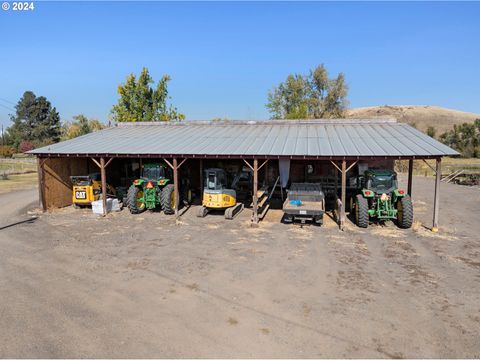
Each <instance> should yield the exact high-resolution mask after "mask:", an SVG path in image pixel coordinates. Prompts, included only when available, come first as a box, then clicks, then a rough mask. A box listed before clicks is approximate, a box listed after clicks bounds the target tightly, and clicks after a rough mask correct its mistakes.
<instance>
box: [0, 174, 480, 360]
mask: <svg viewBox="0 0 480 360" xmlns="http://www.w3.org/2000/svg"><path fill="white" fill-rule="evenodd" d="M441 190H442V193H441V213H440V224H441V227H440V232H439V233H438V234H433V233H431V232H430V231H429V230H428V229H427V228H426V227H425V226H424V225H426V226H431V207H432V198H433V180H432V179H430V178H416V179H415V180H414V194H413V197H414V207H415V219H416V222H415V226H414V227H413V229H409V230H400V229H397V228H396V227H395V226H394V225H393V224H386V225H385V226H381V225H372V226H370V227H369V228H368V229H366V230H360V229H358V228H356V227H354V226H353V225H352V224H351V223H349V224H348V226H347V229H346V230H345V231H344V232H340V231H339V230H338V228H337V227H336V225H335V224H334V223H333V222H332V221H327V222H326V224H325V226H323V227H315V226H305V227H303V228H301V227H299V226H295V225H284V224H281V223H280V217H281V213H280V212H279V211H270V212H269V213H268V215H267V218H266V219H265V220H264V221H263V222H262V223H261V224H260V226H259V227H258V228H251V227H250V226H249V216H250V213H249V211H247V210H246V211H244V212H243V213H242V214H241V215H240V216H239V217H237V218H236V219H235V220H233V221H226V220H224V219H223V217H222V216H214V215H212V216H207V217H206V218H204V219H199V218H196V217H195V211H194V210H195V209H194V208H191V209H189V210H188V211H186V212H185V213H184V214H183V215H182V217H181V218H180V220H179V222H178V223H176V221H175V219H174V218H173V217H172V216H165V215H163V214H158V213H144V214H141V215H137V216H133V215H130V214H129V213H128V211H125V210H124V211H122V212H120V213H114V214H109V215H108V216H107V217H106V218H99V217H96V216H94V215H93V214H91V212H90V211H89V210H75V209H73V208H66V209H62V210H59V211H55V212H52V213H47V214H40V213H37V212H35V211H33V212H30V214H29V215H25V214H24V213H25V209H22V206H20V205H14V203H16V202H18V201H16V200H15V196H12V195H9V194H3V195H1V196H0V203H1V206H0V209H1V210H0V212H1V214H0V215H1V220H0V229H1V230H0V249H1V257H0V289H1V292H0V294H1V297H0V357H44V358H49V357H62V358H63V357H68V358H72V357H75V358H77V357H102V358H104V357H107V358H108V357H116V358H122V357H141V358H143V357H189V358H192V357H242V358H251V357H263V358H268V357H275V358H280V357H288V358H292V357H293V358H297V357H300V358H303V357H305V358H307V357H462V358H463V357H468V358H470V357H477V358H478V357H480V341H479V333H480V302H479V298H480V239H479V236H478V234H479V232H480V221H479V214H480V189H478V188H467V187H461V186H457V185H449V184H442V189H441ZM25 194H26V195H24V198H25V200H24V201H25V202H26V204H25V205H28V203H29V202H31V201H34V200H35V197H36V195H37V192H36V191H35V190H31V191H30V192H25ZM27 199H28V200H27ZM15 206H16V207H15ZM7 211H8V213H10V214H11V213H12V211H16V212H18V216H16V217H12V216H10V217H9V218H8V219H7V218H6V216H5V215H6V213H7ZM35 214H38V218H37V219H35V218H32V216H34V215H35ZM29 218H31V219H32V221H31V222H26V223H20V224H17V225H13V226H10V227H6V228H5V227H4V226H5V225H10V224H11V223H12V222H16V221H19V220H25V219H29ZM2 227H3V228H2Z"/></svg>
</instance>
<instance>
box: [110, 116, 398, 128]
mask: <svg viewBox="0 0 480 360" xmlns="http://www.w3.org/2000/svg"><path fill="white" fill-rule="evenodd" d="M396 123H397V119H395V118H393V117H378V118H366V119H357V118H355V119H354V118H352V119H345V118H339V119H295V120H286V119H278V120H277V119H266V120H184V121H148V122H147V121H137V122H118V123H115V125H114V127H137V126H138V127H140V126H195V125H214V126H231V125H234V126H239V125H315V124H320V125H328V124H333V125H362V124H396Z"/></svg>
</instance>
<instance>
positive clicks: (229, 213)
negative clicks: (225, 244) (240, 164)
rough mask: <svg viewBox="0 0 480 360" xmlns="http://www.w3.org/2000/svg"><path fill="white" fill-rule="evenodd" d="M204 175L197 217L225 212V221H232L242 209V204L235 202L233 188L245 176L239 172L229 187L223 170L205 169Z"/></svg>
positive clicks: (235, 193) (235, 195)
mask: <svg viewBox="0 0 480 360" xmlns="http://www.w3.org/2000/svg"><path fill="white" fill-rule="evenodd" d="M204 175H205V176H204V184H205V186H204V189H203V197H202V206H201V207H200V208H199V209H198V212H197V216H198V217H205V216H206V215H207V214H208V212H209V211H210V210H225V219H229V220H231V219H233V218H234V217H235V216H236V215H238V214H239V213H240V212H241V211H242V210H243V208H244V205H243V203H239V202H237V192H236V191H235V188H236V186H237V185H238V183H239V181H240V180H241V179H242V176H245V175H244V174H243V173H242V172H241V171H240V172H239V173H238V174H237V175H236V176H235V178H234V179H233V181H232V184H231V185H230V187H228V186H227V181H228V180H227V173H226V171H225V170H223V169H218V168H210V169H206V170H205V173H204Z"/></svg>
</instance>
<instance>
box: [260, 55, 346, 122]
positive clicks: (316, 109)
mask: <svg viewBox="0 0 480 360" xmlns="http://www.w3.org/2000/svg"><path fill="white" fill-rule="evenodd" d="M347 95H348V86H347V84H346V81H345V75H344V74H343V73H340V74H338V75H337V77H335V78H329V75H328V72H327V69H326V68H325V66H324V65H323V64H321V65H319V66H317V67H316V68H315V69H314V70H310V72H309V74H308V75H301V74H292V75H288V76H287V79H286V80H285V81H284V82H282V83H280V84H279V85H278V86H276V87H274V88H273V89H272V90H271V91H270V92H269V93H268V102H267V105H266V107H267V109H268V111H269V112H270V114H271V118H272V119H320V118H340V117H343V116H345V109H346V106H347Z"/></svg>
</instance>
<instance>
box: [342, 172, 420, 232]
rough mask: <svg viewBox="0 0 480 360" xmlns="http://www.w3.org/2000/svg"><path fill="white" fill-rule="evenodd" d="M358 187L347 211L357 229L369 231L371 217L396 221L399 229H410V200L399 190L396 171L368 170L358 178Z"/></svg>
mask: <svg viewBox="0 0 480 360" xmlns="http://www.w3.org/2000/svg"><path fill="white" fill-rule="evenodd" d="M358 184H359V192H358V194H357V195H356V196H354V197H352V198H351V200H350V201H351V203H350V208H351V211H353V212H354V215H355V223H356V224H357V225H358V226H359V227H362V228H366V227H368V223H369V220H370V217H372V218H376V219H379V220H392V219H396V220H397V225H398V226H399V227H400V228H402V229H408V228H410V227H411V226H412V223H413V206H412V200H411V198H410V196H409V195H408V194H407V193H406V191H405V190H402V189H399V188H398V181H397V173H396V172H395V171H391V170H367V171H365V174H364V175H363V176H360V177H359V181H358Z"/></svg>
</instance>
